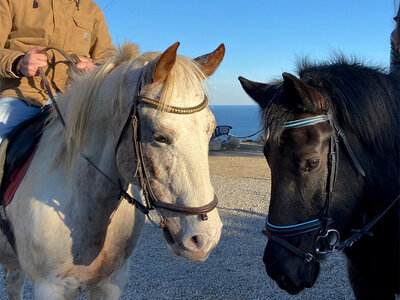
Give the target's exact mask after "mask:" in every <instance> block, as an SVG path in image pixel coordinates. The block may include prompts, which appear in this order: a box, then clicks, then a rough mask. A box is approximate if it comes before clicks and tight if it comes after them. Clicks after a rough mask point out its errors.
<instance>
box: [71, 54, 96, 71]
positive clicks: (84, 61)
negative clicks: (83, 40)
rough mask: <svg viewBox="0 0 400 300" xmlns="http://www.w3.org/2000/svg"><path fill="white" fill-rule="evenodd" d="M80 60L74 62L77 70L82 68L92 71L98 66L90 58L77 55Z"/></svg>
mask: <svg viewBox="0 0 400 300" xmlns="http://www.w3.org/2000/svg"><path fill="white" fill-rule="evenodd" d="M79 59H80V62H78V63H77V64H76V67H77V68H78V70H84V71H86V72H92V71H94V70H96V69H97V68H98V67H97V66H96V65H95V64H94V63H92V62H91V61H90V60H88V59H87V58H85V57H81V56H79Z"/></svg>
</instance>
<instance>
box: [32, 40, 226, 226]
mask: <svg viewBox="0 0 400 300" xmlns="http://www.w3.org/2000/svg"><path fill="white" fill-rule="evenodd" d="M48 50H55V51H58V52H60V53H61V54H62V55H63V56H64V57H65V58H66V59H67V60H68V62H69V63H70V64H71V65H72V66H73V67H74V66H75V65H76V63H77V62H79V58H78V57H77V56H76V55H75V56H74V57H72V56H69V55H68V54H66V53H65V52H64V51H62V50H60V49H58V48H53V47H48V48H45V49H44V50H43V51H44V52H46V51H48ZM39 73H40V75H41V77H42V80H43V84H44V85H45V87H46V90H47V93H48V94H49V96H50V99H51V101H52V103H53V105H54V107H55V110H56V113H57V115H58V117H59V119H60V121H61V123H62V125H63V127H64V128H65V127H66V124H65V121H64V119H63V117H62V114H61V111H60V109H59V107H58V104H57V101H56V99H55V97H54V95H53V93H52V91H51V88H50V85H49V82H48V80H47V78H46V75H45V73H44V72H43V69H42V68H39ZM135 98H136V100H134V105H133V108H132V111H131V114H130V116H129V118H128V119H127V120H126V122H125V125H124V127H123V128H125V127H126V126H128V124H129V120H130V119H132V120H133V128H134V130H133V131H134V137H133V140H134V149H135V152H136V159H137V164H138V169H137V171H136V172H135V175H137V177H138V178H139V181H140V186H141V189H142V191H143V194H144V198H145V200H146V205H143V204H142V203H141V202H140V201H139V200H137V199H135V198H134V197H132V196H131V195H129V194H128V193H127V192H126V190H125V189H124V188H123V186H122V183H121V180H118V182H116V181H114V180H113V179H111V178H110V177H109V176H108V175H107V174H106V173H105V172H103V171H102V170H100V169H99V167H98V166H97V165H96V164H95V163H94V162H92V161H91V160H90V158H88V157H87V156H86V155H84V154H83V153H82V152H81V151H80V149H79V148H77V149H78V152H79V153H80V154H81V156H82V157H83V158H84V159H85V160H86V161H87V162H88V163H89V164H90V165H92V166H93V167H94V168H95V169H96V170H97V171H98V172H99V173H100V174H102V175H103V177H105V178H106V179H107V180H108V181H109V182H110V183H112V184H113V185H114V186H116V187H117V188H118V189H119V190H120V195H121V197H123V198H125V199H126V200H127V201H128V202H129V203H130V204H132V205H134V206H135V207H136V208H138V209H139V210H140V211H141V212H142V213H144V214H146V215H147V216H148V218H149V219H150V216H149V212H150V211H151V210H154V209H156V210H157V209H164V210H168V211H173V212H177V213H183V214H188V215H200V216H201V218H202V220H204V221H205V220H207V219H208V217H207V213H209V212H211V211H212V210H213V209H214V208H215V207H216V206H217V204H218V198H217V196H216V195H214V198H213V200H212V201H211V202H210V203H208V204H206V205H203V206H199V207H189V206H181V205H176V204H170V203H167V202H163V201H160V200H158V199H157V198H156V197H155V196H154V193H153V191H152V189H151V185H150V182H149V177H148V175H147V171H146V168H145V164H144V159H143V151H142V143H141V141H140V135H139V132H140V131H139V124H140V122H139V114H138V111H137V105H138V104H139V102H143V103H144V104H146V105H148V106H151V107H153V108H156V109H160V110H163V111H165V112H168V113H173V114H193V113H196V112H199V111H201V110H203V109H204V108H206V107H207V105H208V99H207V97H206V96H204V99H203V101H202V102H201V103H200V104H198V105H196V106H193V107H176V106H170V105H166V104H160V103H159V102H158V101H156V100H153V99H149V98H146V97H140V96H139V95H138V96H136V97H135ZM121 134H122V133H121ZM119 140H120V137H119V138H118V141H119ZM117 148H118V144H117V147H116V150H115V152H116V151H117ZM157 212H158V214H159V215H160V217H161V222H160V226H161V227H162V228H164V227H165V222H164V218H163V217H162V215H161V213H160V212H159V211H158V210H157ZM150 220H151V219H150Z"/></svg>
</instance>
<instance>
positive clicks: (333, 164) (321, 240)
mask: <svg viewBox="0 0 400 300" xmlns="http://www.w3.org/2000/svg"><path fill="white" fill-rule="evenodd" d="M321 122H329V123H330V125H331V127H332V129H333V133H332V134H331V137H330V152H329V160H328V161H329V162H328V180H327V196H326V200H325V205H324V207H323V209H322V211H321V213H320V215H319V217H318V218H316V219H313V220H311V221H307V222H303V223H298V224H294V225H287V226H278V225H274V224H272V223H270V222H269V220H268V216H267V219H266V225H265V228H266V230H264V231H263V233H264V234H265V235H266V236H268V238H270V239H271V240H273V241H275V242H276V243H278V244H280V245H281V246H283V247H284V248H286V249H287V250H289V251H290V252H292V253H294V254H296V255H297V256H299V257H301V258H303V259H304V260H305V261H306V262H316V261H318V258H317V257H316V256H315V255H314V254H312V253H310V252H305V251H303V250H301V249H299V248H298V247H295V246H293V245H292V244H291V243H289V242H288V241H286V240H285V239H284V238H285V237H289V236H297V235H302V234H306V233H309V232H315V231H317V230H319V234H318V236H317V237H316V239H315V241H314V251H315V254H317V255H318V254H324V253H326V252H328V251H331V252H332V251H340V250H342V249H344V248H346V247H351V246H352V245H353V244H354V243H355V242H356V241H358V240H359V239H360V238H361V237H362V236H364V235H369V236H371V235H372V233H370V232H369V229H370V228H371V227H372V226H373V225H375V223H376V222H377V221H378V220H379V219H380V218H382V217H383V215H384V214H385V213H386V212H387V211H388V210H389V209H390V208H391V207H392V206H393V205H394V204H395V203H396V202H397V201H398V200H399V199H400V195H399V196H397V197H396V198H395V199H394V200H393V201H392V202H391V203H390V205H389V206H388V207H386V208H385V209H384V210H383V211H382V212H381V213H379V214H378V215H377V216H376V217H375V218H374V219H372V220H371V221H370V222H369V223H368V224H367V225H366V226H364V227H363V228H362V229H361V230H352V232H353V235H352V236H351V237H350V238H348V239H346V240H345V241H343V242H340V233H339V231H338V230H336V229H332V228H329V226H330V225H331V224H332V223H333V222H332V219H331V218H330V214H329V206H330V203H331V202H332V198H333V195H334V187H335V182H336V175H337V170H338V166H339V143H340V142H342V144H343V145H344V148H345V149H346V152H347V154H348V155H349V157H350V159H351V162H352V164H353V167H354V169H355V170H356V171H357V172H358V173H360V175H361V176H363V177H365V172H364V170H363V168H362V167H361V165H360V163H359V162H358V160H357V158H356V156H355V155H354V152H353V150H352V149H351V147H350V144H349V142H348V141H347V138H346V136H345V134H344V133H343V131H342V130H341V129H340V128H339V127H338V126H337V125H336V123H335V121H334V120H333V118H332V117H331V115H330V114H329V113H328V114H326V115H318V116H315V117H310V118H303V119H298V120H294V121H289V122H286V123H285V125H284V127H285V128H299V127H304V126H311V125H315V124H318V123H321Z"/></svg>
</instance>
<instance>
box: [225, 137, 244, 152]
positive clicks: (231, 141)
mask: <svg viewBox="0 0 400 300" xmlns="http://www.w3.org/2000/svg"><path fill="white" fill-rule="evenodd" d="M222 147H223V148H226V149H230V150H233V149H239V148H240V140H239V139H238V138H237V137H234V136H229V137H228V139H227V140H226V141H224V142H222Z"/></svg>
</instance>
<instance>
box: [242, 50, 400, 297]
mask: <svg viewBox="0 0 400 300" xmlns="http://www.w3.org/2000/svg"><path fill="white" fill-rule="evenodd" d="M298 74H299V78H297V77H295V76H293V75H290V74H287V73H286V74H285V73H284V74H283V81H281V82H272V83H270V84H262V83H256V82H251V81H248V80H246V79H244V78H241V79H240V80H241V83H242V85H243V87H244V89H245V90H246V92H247V93H248V94H249V95H250V96H251V97H252V98H253V99H254V100H255V101H256V102H257V103H258V104H259V105H260V107H261V110H262V112H263V119H264V123H265V128H267V129H268V130H270V132H271V134H270V137H269V139H268V140H267V141H266V142H265V145H264V154H265V156H266V158H267V160H268V163H269V166H270V169H271V178H272V189H271V199H270V206H269V212H268V215H269V220H270V222H271V223H273V224H276V225H292V224H298V223H301V222H304V221H309V220H312V219H315V218H318V217H320V215H321V212H322V208H323V207H324V205H325V203H326V202H325V201H326V199H327V186H328V185H329V183H328V158H329V147H330V146H329V143H330V136H331V134H333V129H332V126H331V125H330V124H329V123H328V122H323V123H319V124H316V125H313V126H305V127H299V128H292V129H288V128H285V127H284V124H285V122H287V121H291V120H298V119H301V118H305V117H310V116H316V115H323V114H327V113H328V112H329V114H330V115H331V117H332V118H333V119H334V120H335V122H336V124H337V126H338V127H339V128H340V129H341V130H342V131H343V132H344V134H345V135H346V137H347V139H348V142H349V144H350V147H351V149H352V151H353V152H354V155H355V156H356V158H357V160H358V161H359V162H360V164H361V166H362V168H363V170H364V171H365V174H366V175H365V177H362V176H361V175H360V172H359V171H358V170H357V169H356V168H355V167H354V166H353V163H352V160H351V158H350V155H349V153H348V151H346V148H345V147H344V145H343V142H342V141H340V142H339V150H338V157H339V160H338V171H337V177H336V180H335V186H334V193H333V198H332V200H331V201H330V203H329V216H330V217H331V218H332V224H330V226H331V227H332V228H335V229H337V230H338V231H339V232H340V234H341V239H342V241H343V240H346V239H347V238H349V237H350V236H352V235H353V231H352V230H353V229H362V228H363V227H364V226H366V224H367V222H370V221H371V220H373V219H374V218H375V217H376V216H378V215H379V214H380V213H381V212H382V211H384V209H385V208H387V207H388V206H389V204H390V203H391V202H392V201H393V200H394V199H396V197H397V196H398V194H399V191H400V182H399V178H400V173H399V172H400V171H399V170H400V168H399V165H400V152H399V148H400V122H399V115H400V101H399V99H400V88H399V87H400V77H399V76H398V74H388V73H387V72H386V71H385V70H384V69H382V68H377V67H371V66H367V65H365V64H362V63H360V62H359V61H357V60H355V59H351V60H349V59H345V58H344V57H343V56H337V57H336V58H334V59H333V60H331V61H327V62H322V63H311V62H308V61H306V60H305V61H302V62H301V63H300V64H299V70H298ZM339 140H340V139H339ZM307 159H318V160H319V165H318V167H317V168H315V169H313V170H307V169H306V168H305V166H306V161H307ZM399 206H400V203H399V202H398V201H397V203H396V204H395V205H394V206H393V207H392V208H391V209H390V210H389V211H388V212H387V213H386V214H385V215H384V216H383V217H382V218H381V219H380V220H379V222H377V223H376V224H375V225H374V226H373V227H372V228H371V229H370V231H371V232H372V233H373V236H363V237H362V238H361V239H360V240H359V241H357V242H356V243H354V245H353V246H352V247H350V248H346V249H344V252H345V254H346V256H347V266H348V274H349V279H350V283H351V285H352V288H353V291H354V294H355V296H356V298H357V299H394V298H395V296H394V294H395V293H399V292H400V273H399V270H400V262H399V257H400V256H399V253H400V244H399V236H400V235H399V219H400V216H399V212H400V210H399ZM317 235H318V231H314V232H309V233H307V234H301V235H297V236H289V237H284V239H285V240H286V241H288V242H289V243H291V244H292V245H293V246H295V247H297V248H299V249H301V250H302V251H305V252H310V253H312V254H315V246H314V243H315V239H316V236H317ZM315 255H316V256H317V257H318V255H317V254H315ZM264 263H265V265H266V270H267V273H268V275H269V276H270V277H272V278H273V279H274V280H275V281H276V282H277V283H278V285H279V286H280V287H281V288H283V289H285V290H286V291H287V292H289V293H292V294H295V293H299V292H300V291H302V290H303V289H304V288H308V287H312V286H313V284H314V282H315V280H316V278H317V276H318V272H319V266H318V263H315V262H312V263H307V262H305V260H304V259H302V258H300V256H298V255H295V254H294V253H292V252H291V251H288V250H287V249H286V248H284V247H283V246H282V245H281V244H278V243H277V242H275V241H274V240H271V239H270V240H269V241H268V244H267V247H266V250H265V253H264Z"/></svg>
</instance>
